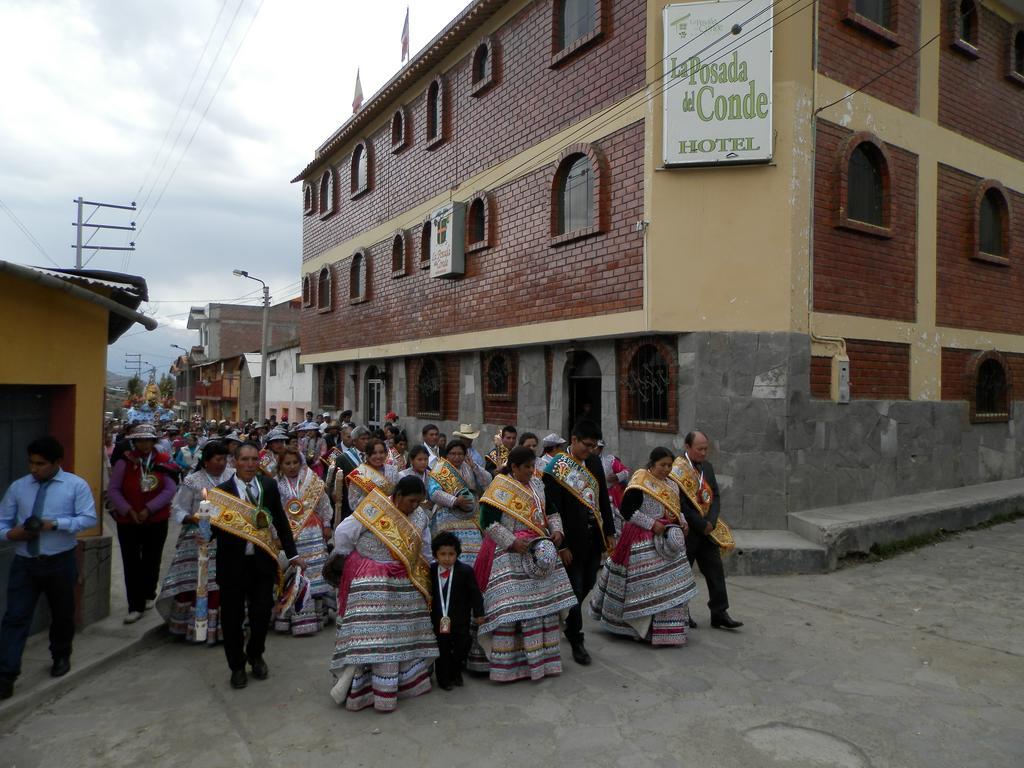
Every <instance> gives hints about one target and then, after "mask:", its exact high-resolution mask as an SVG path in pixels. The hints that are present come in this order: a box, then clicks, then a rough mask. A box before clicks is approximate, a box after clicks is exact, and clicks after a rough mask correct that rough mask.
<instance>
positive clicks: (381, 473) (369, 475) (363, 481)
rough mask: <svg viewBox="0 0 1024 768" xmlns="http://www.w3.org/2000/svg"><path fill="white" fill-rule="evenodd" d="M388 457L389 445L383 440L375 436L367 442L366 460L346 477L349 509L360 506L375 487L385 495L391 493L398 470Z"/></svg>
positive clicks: (396, 479)
mask: <svg viewBox="0 0 1024 768" xmlns="http://www.w3.org/2000/svg"><path fill="white" fill-rule="evenodd" d="M387 459H388V447H387V446H386V445H385V444H384V441H383V440H380V439H378V438H373V439H372V440H370V442H369V443H367V444H366V461H364V462H363V463H362V464H360V465H359V466H358V467H356V468H355V469H353V470H352V471H351V472H349V473H348V477H346V478H345V484H346V485H347V486H348V508H349V509H355V508H356V507H358V506H359V502H361V501H362V500H363V499H364V498H366V494H368V493H369V492H370V491H372V490H373V489H374V488H376V489H378V490H379V491H380V492H381V493H383V494H384V495H385V496H390V495H391V491H392V490H394V488H395V483H397V482H398V470H397V469H396V468H395V467H394V465H392V464H388V463H387Z"/></svg>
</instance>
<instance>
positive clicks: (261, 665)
mask: <svg viewBox="0 0 1024 768" xmlns="http://www.w3.org/2000/svg"><path fill="white" fill-rule="evenodd" d="M249 664H250V665H251V666H252V676H253V677H255V678H256V679H257V680H266V679H267V676H268V675H269V674H270V669H269V668H268V667H267V662H265V661H264V660H263V657H262V656H261V657H260V658H258V659H253V660H252V661H250V662H249Z"/></svg>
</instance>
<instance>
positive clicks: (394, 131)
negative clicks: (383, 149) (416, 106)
mask: <svg viewBox="0 0 1024 768" xmlns="http://www.w3.org/2000/svg"><path fill="white" fill-rule="evenodd" d="M406 136H408V132H407V130H406V116H405V109H404V108H399V109H396V110H395V114H393V115H392V116H391V151H392V152H398V151H399V150H402V149H404V148H405V144H406Z"/></svg>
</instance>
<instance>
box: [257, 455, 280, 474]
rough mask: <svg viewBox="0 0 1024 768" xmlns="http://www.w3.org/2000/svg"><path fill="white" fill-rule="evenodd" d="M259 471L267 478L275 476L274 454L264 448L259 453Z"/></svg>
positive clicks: (275, 460)
mask: <svg viewBox="0 0 1024 768" xmlns="http://www.w3.org/2000/svg"><path fill="white" fill-rule="evenodd" d="M260 471H261V472H262V473H263V474H265V475H266V476H267V477H275V478H276V476H277V456H275V455H274V452H273V451H271V450H268V449H266V448H264V449H263V450H262V451H260Z"/></svg>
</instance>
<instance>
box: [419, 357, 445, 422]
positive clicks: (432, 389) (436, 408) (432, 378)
mask: <svg viewBox="0 0 1024 768" xmlns="http://www.w3.org/2000/svg"><path fill="white" fill-rule="evenodd" d="M416 400H417V403H418V405H419V413H421V414H429V415H433V416H440V415H441V369H440V368H438V365H437V362H435V361H434V360H433V359H431V358H427V359H425V360H423V362H422V363H420V371H419V376H418V377H417V379H416Z"/></svg>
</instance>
